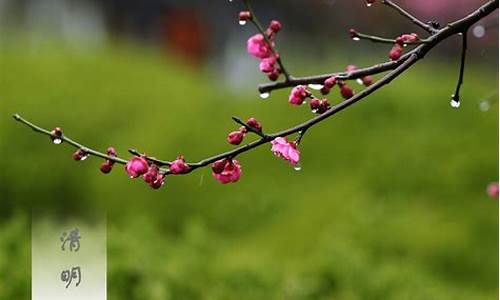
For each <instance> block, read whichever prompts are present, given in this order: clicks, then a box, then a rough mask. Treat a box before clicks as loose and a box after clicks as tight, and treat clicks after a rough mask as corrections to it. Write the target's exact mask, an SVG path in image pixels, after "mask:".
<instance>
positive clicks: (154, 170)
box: [142, 164, 159, 184]
mask: <svg viewBox="0 0 500 300" xmlns="http://www.w3.org/2000/svg"><path fill="white" fill-rule="evenodd" d="M158 171H159V169H158V167H157V166H156V165H154V164H153V165H151V166H150V167H149V168H148V171H147V172H146V173H144V175H142V178H143V179H144V181H146V182H147V183H149V184H151V183H152V182H153V181H155V179H156V176H158Z"/></svg>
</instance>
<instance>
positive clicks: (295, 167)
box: [293, 164, 302, 172]
mask: <svg viewBox="0 0 500 300" xmlns="http://www.w3.org/2000/svg"><path fill="white" fill-rule="evenodd" d="M293 169H294V170H295V171H297V172H298V171H300V170H302V166H301V165H300V164H296V165H295V166H293Z"/></svg>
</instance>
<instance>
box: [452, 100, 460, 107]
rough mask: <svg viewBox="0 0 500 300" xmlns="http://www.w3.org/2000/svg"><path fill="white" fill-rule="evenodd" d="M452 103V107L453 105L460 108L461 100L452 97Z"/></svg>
mask: <svg viewBox="0 0 500 300" xmlns="http://www.w3.org/2000/svg"><path fill="white" fill-rule="evenodd" d="M450 105H451V107H453V108H459V107H460V101H457V100H455V99H451V101H450Z"/></svg>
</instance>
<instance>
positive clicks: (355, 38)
mask: <svg viewBox="0 0 500 300" xmlns="http://www.w3.org/2000/svg"><path fill="white" fill-rule="evenodd" d="M352 40H353V41H356V42H357V41H359V40H361V39H360V38H359V37H357V36H353V37H352Z"/></svg>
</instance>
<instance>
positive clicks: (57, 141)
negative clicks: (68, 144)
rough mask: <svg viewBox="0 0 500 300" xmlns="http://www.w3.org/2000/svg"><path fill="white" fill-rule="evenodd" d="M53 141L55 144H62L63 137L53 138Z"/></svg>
mask: <svg viewBox="0 0 500 300" xmlns="http://www.w3.org/2000/svg"><path fill="white" fill-rule="evenodd" d="M52 143H54V144H56V145H59V144H61V143H62V140H61V139H59V138H54V139H52Z"/></svg>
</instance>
